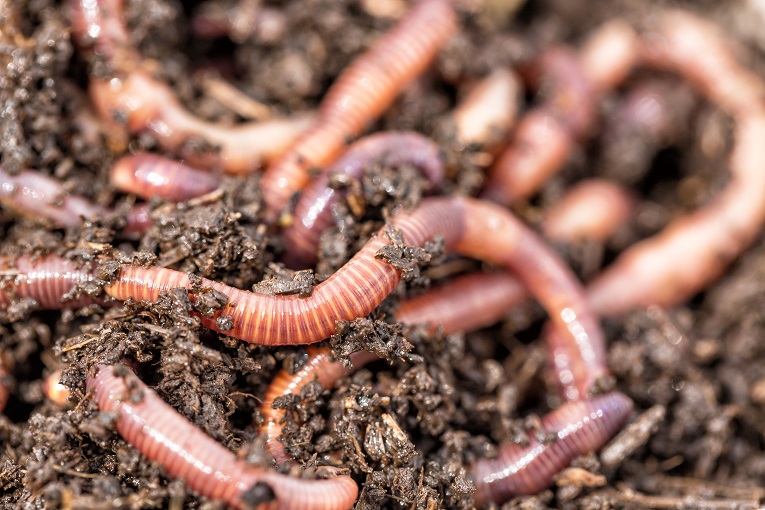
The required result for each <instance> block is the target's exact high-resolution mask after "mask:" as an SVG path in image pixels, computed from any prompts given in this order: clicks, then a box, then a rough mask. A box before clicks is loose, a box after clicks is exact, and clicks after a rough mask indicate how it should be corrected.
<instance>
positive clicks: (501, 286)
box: [260, 273, 526, 465]
mask: <svg viewBox="0 0 765 510" xmlns="http://www.w3.org/2000/svg"><path fill="white" fill-rule="evenodd" d="M525 298H526V289H524V288H523V287H522V286H521V284H520V283H518V280H517V278H515V277H514V276H512V275H510V274H509V273H475V274H468V275H465V276H460V277H458V278H456V279H455V280H453V281H451V282H448V283H446V284H444V285H443V286H440V287H437V288H435V289H431V290H429V291H428V292H426V293H424V294H421V295H419V296H416V297H413V298H409V299H406V300H405V301H403V302H402V303H401V304H400V305H399V308H398V310H396V312H395V314H394V319H395V320H396V321H398V322H403V323H405V324H409V325H418V324H429V325H431V326H432V327H433V328H439V327H440V328H441V331H443V332H444V333H446V334H449V333H454V332H457V331H470V330H473V329H477V328H480V327H484V326H489V325H491V324H492V323H494V322H496V321H497V319H498V318H499V317H501V316H502V315H503V314H504V313H505V312H506V311H507V310H508V308H510V307H511V306H512V305H513V304H516V303H519V302H521V301H522V300H524V299H525ZM376 359H378V357H377V356H376V355H374V354H372V353H369V352H366V351H360V352H356V353H354V354H352V355H351V364H352V367H353V368H348V367H346V366H345V365H343V364H342V363H340V362H338V361H334V359H333V358H332V356H331V352H330V350H329V348H328V347H309V348H308V361H307V362H306V363H305V365H303V366H302V367H301V368H300V370H298V371H297V372H295V373H294V374H290V373H288V372H287V371H286V370H282V371H280V372H279V373H278V374H277V375H276V377H275V378H274V379H273V381H272V382H271V384H270V385H269V386H268V390H266V394H265V396H264V397H263V403H262V404H261V406H260V410H261V412H262V413H263V416H264V417H265V423H264V424H263V425H262V426H261V429H260V433H261V437H264V438H265V441H266V449H267V450H268V452H269V453H270V454H271V455H272V456H273V457H274V459H275V460H276V463H277V465H280V464H282V463H283V462H285V461H287V460H289V458H290V457H289V456H288V455H287V453H286V452H285V449H284V444H282V442H281V441H279V439H278V438H279V436H280V435H281V433H282V429H283V428H284V424H283V423H282V420H283V417H284V414H285V412H284V410H282V409H275V408H274V407H273V405H272V404H273V402H274V400H275V399H276V398H277V397H281V396H284V395H290V394H300V391H301V389H302V388H303V387H304V386H305V385H306V384H308V383H310V382H312V381H314V380H316V381H318V382H319V383H320V384H321V385H322V386H323V387H324V388H325V389H331V388H332V387H334V385H335V384H336V382H337V381H338V380H339V379H340V378H341V377H344V376H346V375H348V374H349V373H351V372H352V371H354V370H358V369H359V368H360V367H362V366H364V365H365V364H366V363H369V362H371V361H374V360H376Z"/></svg>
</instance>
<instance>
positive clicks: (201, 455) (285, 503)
mask: <svg viewBox="0 0 765 510" xmlns="http://www.w3.org/2000/svg"><path fill="white" fill-rule="evenodd" d="M122 374H124V375H122ZM87 387H88V389H89V390H90V391H92V392H93V395H94V399H95V401H96V403H97V404H98V407H99V409H100V410H101V411H103V412H117V415H116V416H117V417H116V422H115V428H116V429H117V432H119V434H120V435H121V436H122V437H123V438H124V439H125V441H127V442H128V443H130V444H132V445H133V446H134V447H135V448H137V449H138V450H139V451H140V452H141V453H142V454H143V455H145V456H146V457H148V458H149V459H150V460H152V461H155V462H158V463H160V464H161V465H162V466H163V467H164V468H165V470H166V471H167V472H168V473H169V475H170V476H172V477H174V478H182V479H183V480H184V481H185V483H186V485H187V486H188V487H190V488H191V489H193V490H195V491H196V492H198V493H199V494H202V495H204V496H206V497H209V498H212V499H217V500H221V501H224V502H226V504H228V505H230V506H231V507H233V508H240V509H245V508H252V507H253V505H252V503H251V502H250V501H248V495H249V494H251V493H258V494H261V495H262V494H264V493H265V494H268V493H269V491H270V493H271V494H272V495H273V498H272V499H271V501H270V502H265V503H263V504H261V505H258V506H257V508H259V509H280V510H299V509H317V510H345V509H348V508H351V507H352V506H353V502H354V501H355V500H356V497H357V495H358V487H357V486H356V482H354V481H353V480H352V479H351V478H350V477H348V476H338V477H335V478H331V479H327V480H300V479H296V478H292V477H289V476H286V475H281V474H278V473H275V472H270V471H265V470H263V469H260V468H256V467H254V466H248V465H246V464H245V463H244V462H243V461H242V460H239V459H238V458H237V457H236V455H235V454H234V453H232V452H231V451H229V450H227V449H226V448H225V447H223V446H222V445H220V444H219V443H217V442H216V441H215V440H213V439H212V438H210V437H209V436H207V435H206V434H205V433H204V432H202V431H201V430H199V428H197V427H196V426H195V425H194V424H193V423H191V422H190V421H188V420H186V419H185V418H184V417H183V416H181V415H180V414H178V413H177V412H176V411H175V410H174V409H173V408H172V407H170V406H169V405H167V404H166V403H165V402H163V401H162V399H161V398H160V397H159V396H158V395H157V394H156V393H154V392H153V391H152V390H151V389H149V388H148V387H147V386H146V385H145V384H144V383H143V382H141V381H140V380H139V379H138V378H137V377H135V375H134V374H132V372H130V370H129V369H128V368H127V367H125V366H117V367H110V366H101V367H99V368H98V371H97V373H96V375H95V376H92V377H89V378H88V380H87Z"/></svg>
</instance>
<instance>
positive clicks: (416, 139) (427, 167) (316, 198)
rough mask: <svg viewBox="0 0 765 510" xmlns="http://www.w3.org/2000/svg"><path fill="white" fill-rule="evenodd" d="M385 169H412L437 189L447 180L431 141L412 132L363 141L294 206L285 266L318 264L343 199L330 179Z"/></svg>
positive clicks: (285, 235) (286, 232)
mask: <svg viewBox="0 0 765 510" xmlns="http://www.w3.org/2000/svg"><path fill="white" fill-rule="evenodd" d="M373 164H379V165H380V166H383V167H394V168H396V167H400V166H402V165H407V166H413V167H416V168H418V169H419V170H421V171H422V173H423V174H424V176H425V177H426V178H427V180H428V182H429V183H430V186H429V187H430V188H431V189H433V188H437V187H438V186H439V185H440V184H441V181H442V180H443V177H444V163H443V160H442V158H441V154H440V152H439V148H438V145H436V144H435V143H434V142H433V141H431V140H430V139H429V138H427V137H425V136H423V135H420V134H418V133H412V132H396V131H394V132H385V133H376V134H373V135H370V136H367V137H365V138H362V139H360V140H359V141H357V142H355V143H354V144H353V145H351V146H350V147H349V148H348V151H347V152H346V153H345V154H344V155H343V156H341V157H340V158H339V159H338V160H337V161H335V162H334V163H333V164H332V165H330V166H329V167H328V168H327V171H326V172H323V173H322V174H321V175H319V176H318V177H317V178H316V179H315V180H314V181H312V182H311V183H310V184H309V185H308V187H307V188H306V189H305V191H304V192H303V194H302V195H301V197H300V200H298V203H297V205H296V206H295V212H294V213H293V216H294V217H295V220H294V222H293V223H292V225H290V227H288V228H287V229H285V230H284V233H283V235H282V237H283V239H284V244H285V256H284V262H285V263H286V264H287V266H288V267H292V268H298V269H300V268H304V267H309V266H310V265H312V264H313V263H314V262H315V261H316V252H317V250H318V246H319V238H320V237H321V233H322V232H323V231H324V230H325V229H326V228H327V227H329V226H330V225H331V224H332V210H333V208H334V206H335V204H336V203H337V202H338V200H340V199H341V198H342V196H343V195H344V193H343V192H342V191H341V190H336V189H334V188H332V187H331V186H330V184H329V181H330V176H331V175H336V174H342V175H346V176H349V177H353V178H360V177H361V176H362V175H363V173H364V170H365V169H367V168H368V167H369V166H370V165H373Z"/></svg>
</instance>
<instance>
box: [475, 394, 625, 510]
mask: <svg viewBox="0 0 765 510" xmlns="http://www.w3.org/2000/svg"><path fill="white" fill-rule="evenodd" d="M631 413H632V401H631V400H630V399H629V398H628V397H626V396H624V395H622V394H621V393H617V392H613V393H607V394H604V395H598V396H596V397H593V398H592V399H591V400H586V401H579V402H569V403H566V404H563V405H562V406H561V407H559V408H558V409H556V410H555V411H552V412H550V413H549V414H547V415H546V416H545V417H544V418H542V430H543V431H544V432H545V433H547V434H554V435H555V438H554V440H553V441H552V442H550V443H546V442H539V441H538V440H537V439H536V438H535V437H533V434H530V437H529V444H528V445H526V446H520V445H518V444H516V443H513V442H507V443H504V444H502V445H501V446H500V447H499V455H498V457H497V458H496V459H481V460H478V461H477V462H476V463H475V464H473V466H472V467H471V469H470V474H471V476H472V478H473V482H474V483H475V486H476V492H475V494H474V495H473V499H474V501H475V505H476V506H477V507H481V506H483V505H485V504H487V503H488V502H490V501H493V502H495V503H498V504H499V503H501V502H503V501H507V500H508V499H510V498H512V497H513V496H519V495H524V494H536V493H537V492H539V491H541V490H542V489H544V488H546V487H547V486H549V485H550V484H551V483H552V481H553V477H554V476H555V475H556V474H558V472H559V471H560V470H561V469H563V468H564V467H566V466H568V465H569V464H570V463H571V461H572V460H574V459H575V458H576V457H578V456H580V455H584V454H586V453H589V452H593V451H595V450H597V449H599V448H600V447H601V446H603V444H604V443H605V442H606V441H607V440H608V439H610V438H611V437H612V436H613V435H614V434H615V433H616V431H618V430H619V429H620V428H621V427H622V425H624V423H625V422H626V421H627V418H628V417H629V415H630V414H631Z"/></svg>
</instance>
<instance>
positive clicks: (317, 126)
mask: <svg viewBox="0 0 765 510" xmlns="http://www.w3.org/2000/svg"><path fill="white" fill-rule="evenodd" d="M456 29H457V20H456V15H455V13H454V10H453V8H452V6H451V3H450V2H449V0H419V1H418V2H417V3H416V4H415V5H414V6H413V7H412V8H411V10H410V11H409V12H408V13H407V14H406V15H405V16H404V17H403V18H402V19H401V20H400V21H399V22H398V23H397V24H396V26H395V27H393V29H392V30H390V31H389V32H388V33H386V34H385V35H384V36H382V37H381V38H380V39H379V40H378V41H376V43H375V44H374V45H373V46H372V47H371V48H370V49H369V50H368V51H367V52H365V53H364V54H362V55H361V56H359V57H358V58H356V60H354V61H353V62H352V63H351V65H350V66H349V67H348V68H346V69H345V70H344V71H343V73H342V74H341V75H340V76H339V77H338V78H337V80H336V81H335V82H334V84H333V85H332V87H331V88H330V89H329V91H328V92H327V95H326V96H325V98H324V99H323V100H322V102H321V106H320V109H319V115H318V118H317V119H316V121H315V122H314V124H313V125H312V126H311V127H310V128H309V129H308V130H307V131H306V132H305V133H304V134H303V135H301V136H300V138H299V139H298V141H297V142H296V143H295V144H294V145H293V146H292V147H291V148H290V149H289V150H288V151H287V152H286V153H285V154H284V156H282V157H281V158H280V159H279V160H278V161H277V162H276V163H274V164H273V165H271V166H270V167H269V168H268V169H267V170H266V173H265V174H264V176H263V181H262V185H263V192H264V198H265V204H266V215H267V217H268V218H269V219H271V220H273V219H276V217H277V216H278V215H279V214H280V213H281V212H282V210H283V209H284V207H285V206H286V205H287V203H288V202H289V200H290V198H291V197H292V195H293V194H295V193H297V192H299V191H300V190H302V189H303V187H305V185H306V183H307V182H308V180H309V178H310V177H309V176H310V172H311V170H312V169H315V168H321V167H324V166H325V165H327V164H329V163H331V162H332V161H333V160H334V159H335V158H336V157H337V156H338V154H339V153H340V151H341V150H342V148H343V146H344V145H345V144H346V143H347V142H348V140H350V139H352V138H354V137H356V136H358V135H359V133H360V132H361V130H362V129H364V127H365V126H366V125H367V124H368V123H369V122H370V121H371V120H372V119H374V118H376V117H377V116H379V115H380V114H381V113H382V112H383V111H384V110H385V109H386V108H387V107H388V105H390V103H391V102H392V101H393V99H394V98H395V97H396V96H397V95H398V93H399V92H400V91H401V90H402V89H403V88H404V87H405V86H406V85H407V84H408V83H409V82H411V81H412V80H413V79H414V78H415V77H416V76H417V75H419V74H420V73H422V72H423V71H424V70H425V68H426V67H427V66H428V64H429V63H430V61H431V60H432V59H433V58H434V57H435V55H436V53H437V52H438V51H439V49H440V48H441V47H442V46H443V45H444V43H445V42H446V41H447V39H449V37H450V36H451V35H452V34H453V33H454V32H455V31H456Z"/></svg>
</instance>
